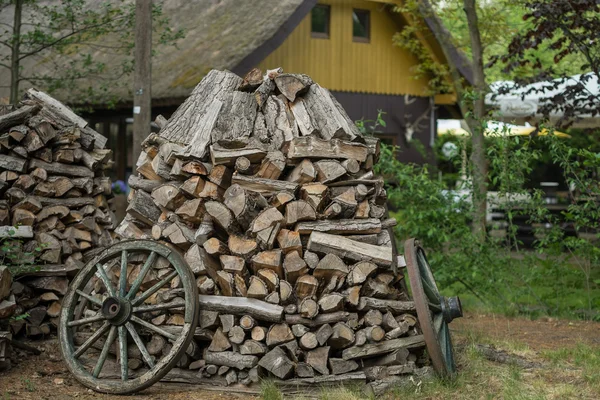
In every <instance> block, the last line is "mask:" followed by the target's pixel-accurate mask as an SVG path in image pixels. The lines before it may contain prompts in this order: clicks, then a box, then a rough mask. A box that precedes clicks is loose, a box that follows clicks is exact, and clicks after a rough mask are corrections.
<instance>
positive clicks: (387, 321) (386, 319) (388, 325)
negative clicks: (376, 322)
mask: <svg viewBox="0 0 600 400" xmlns="http://www.w3.org/2000/svg"><path fill="white" fill-rule="evenodd" d="M381 326H382V327H383V329H385V330H386V331H391V330H392V329H395V328H398V327H399V325H398V321H396V319H395V318H394V315H393V314H392V313H391V312H390V311H388V312H386V313H385V314H383V320H382V322H381Z"/></svg>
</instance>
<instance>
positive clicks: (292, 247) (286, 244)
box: [277, 229, 302, 265]
mask: <svg viewBox="0 0 600 400" xmlns="http://www.w3.org/2000/svg"><path fill="white" fill-rule="evenodd" d="M277 244H278V245H279V248H280V249H281V250H282V251H283V253H284V254H290V253H293V252H297V253H298V254H299V255H302V242H301V241H300V233H299V232H296V231H290V230H288V229H281V230H280V231H279V233H278V234H277ZM284 265H285V261H284Z"/></svg>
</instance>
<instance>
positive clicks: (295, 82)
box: [274, 74, 314, 101]
mask: <svg viewBox="0 0 600 400" xmlns="http://www.w3.org/2000/svg"><path fill="white" fill-rule="evenodd" d="M274 81H275V85H277V88H278V89H279V91H280V92H281V93H282V94H283V95H284V96H285V97H287V99H288V100H289V101H294V100H296V97H297V96H298V95H300V94H304V93H305V92H306V91H307V90H308V88H309V87H310V85H312V84H313V83H314V82H313V81H312V79H310V77H309V76H308V75H304V74H279V75H277V77H275V79H274Z"/></svg>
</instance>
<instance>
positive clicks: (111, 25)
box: [0, 0, 183, 104]
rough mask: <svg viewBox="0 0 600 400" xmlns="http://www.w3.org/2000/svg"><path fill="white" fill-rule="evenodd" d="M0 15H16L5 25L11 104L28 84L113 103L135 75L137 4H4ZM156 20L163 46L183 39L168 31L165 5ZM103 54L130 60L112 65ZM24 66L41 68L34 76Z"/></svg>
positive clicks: (8, 0) (0, 36) (20, 0)
mask: <svg viewBox="0 0 600 400" xmlns="http://www.w3.org/2000/svg"><path fill="white" fill-rule="evenodd" d="M0 13H2V14H3V15H4V16H8V15H11V14H12V16H13V18H12V23H9V22H8V21H9V19H8V18H5V19H3V21H2V22H1V23H0V48H2V47H4V49H3V50H0V67H2V68H4V69H6V70H8V71H9V72H10V76H11V79H10V102H11V103H16V102H17V101H18V100H19V89H20V86H21V84H22V83H24V82H27V83H29V84H31V85H38V86H41V87H44V88H45V89H46V90H48V91H50V92H52V91H57V90H66V89H68V90H69V96H70V100H71V101H74V102H79V103H87V104H89V103H93V102H98V101H103V102H109V101H110V100H111V98H110V96H109V95H108V88H109V87H111V86H112V88H114V85H115V81H116V79H118V78H121V77H123V76H124V75H129V74H130V73H131V72H132V70H133V59H132V57H131V53H132V49H133V46H134V42H133V26H134V20H135V19H134V18H135V5H134V4H133V3H132V2H128V1H125V0H116V1H110V2H108V1H107V2H96V1H88V0H59V1H52V2H48V1H40V0H0ZM153 20H154V21H153V29H154V30H155V31H156V34H155V35H153V37H157V38H158V39H157V41H158V43H169V42H172V41H174V40H176V39H178V38H181V37H182V36H183V32H182V31H181V30H178V31H173V30H171V29H170V28H169V20H168V19H167V18H166V17H164V16H163V14H162V6H161V4H160V3H158V4H154V5H153ZM99 54H109V55H112V56H113V57H114V56H120V55H126V56H127V57H125V58H124V59H123V60H124V61H122V62H121V63H120V65H110V66H107V65H106V64H105V63H103V62H101V61H98V57H97V55H99ZM25 61H28V62H30V63H32V64H33V63H37V64H36V68H35V71H33V72H31V73H30V74H29V73H26V72H25V71H24V68H23V64H24V62H25ZM81 82H86V85H81ZM88 82H89V84H88ZM73 88H80V91H79V92H73Z"/></svg>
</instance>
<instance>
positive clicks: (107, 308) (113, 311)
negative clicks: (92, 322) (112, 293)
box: [102, 297, 132, 326]
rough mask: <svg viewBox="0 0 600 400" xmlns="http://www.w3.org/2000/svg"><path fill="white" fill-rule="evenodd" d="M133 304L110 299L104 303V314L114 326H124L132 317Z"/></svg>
mask: <svg viewBox="0 0 600 400" xmlns="http://www.w3.org/2000/svg"><path fill="white" fill-rule="evenodd" d="M131 309H132V306H131V303H130V302H129V301H128V300H124V299H119V298H117V297H108V298H107V299H106V300H104V302H103V303H102V314H103V315H104V316H105V317H106V319H107V320H108V322H110V323H111V324H113V325H117V326H119V325H123V324H124V323H125V322H127V321H129V317H130V316H131Z"/></svg>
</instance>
